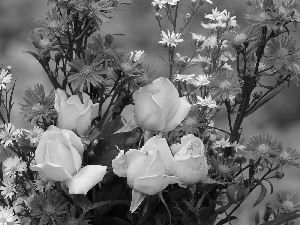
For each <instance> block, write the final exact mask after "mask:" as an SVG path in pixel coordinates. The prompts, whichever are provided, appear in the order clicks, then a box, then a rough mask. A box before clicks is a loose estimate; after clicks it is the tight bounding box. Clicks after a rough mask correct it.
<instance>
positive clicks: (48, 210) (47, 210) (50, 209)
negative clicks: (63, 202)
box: [44, 204, 55, 215]
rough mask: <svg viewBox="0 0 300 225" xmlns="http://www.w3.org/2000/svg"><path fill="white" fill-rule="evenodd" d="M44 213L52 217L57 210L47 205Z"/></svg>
mask: <svg viewBox="0 0 300 225" xmlns="http://www.w3.org/2000/svg"><path fill="white" fill-rule="evenodd" d="M44 211H45V212H46V213H47V214H48V215H52V214H53V213H55V209H54V207H53V205H50V204H48V205H46V206H45V208H44Z"/></svg>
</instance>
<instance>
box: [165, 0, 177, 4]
mask: <svg viewBox="0 0 300 225" xmlns="http://www.w3.org/2000/svg"><path fill="white" fill-rule="evenodd" d="M179 1H180V0H166V2H167V4H169V5H177V2H179Z"/></svg>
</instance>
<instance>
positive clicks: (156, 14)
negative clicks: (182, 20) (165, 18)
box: [155, 12, 162, 22]
mask: <svg viewBox="0 0 300 225" xmlns="http://www.w3.org/2000/svg"><path fill="white" fill-rule="evenodd" d="M155 19H156V20H157V21H158V22H159V21H161V20H162V16H161V15H160V14H159V13H158V12H157V13H155Z"/></svg>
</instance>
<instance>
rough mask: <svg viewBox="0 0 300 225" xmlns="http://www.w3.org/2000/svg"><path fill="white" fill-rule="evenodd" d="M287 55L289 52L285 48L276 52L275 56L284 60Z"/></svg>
mask: <svg viewBox="0 0 300 225" xmlns="http://www.w3.org/2000/svg"><path fill="white" fill-rule="evenodd" d="M288 55H289V50H288V49H286V48H280V49H279V50H278V51H277V56H278V58H279V59H286V58H287V56H288Z"/></svg>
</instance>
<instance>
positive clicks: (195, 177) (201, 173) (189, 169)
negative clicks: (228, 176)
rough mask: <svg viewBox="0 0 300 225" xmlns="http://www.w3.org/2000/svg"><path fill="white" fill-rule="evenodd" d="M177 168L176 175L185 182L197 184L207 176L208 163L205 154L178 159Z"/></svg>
mask: <svg viewBox="0 0 300 225" xmlns="http://www.w3.org/2000/svg"><path fill="white" fill-rule="evenodd" d="M176 167H177V170H176V172H175V173H174V176H176V177H178V179H179V180H180V181H181V182H182V183H184V184H196V183H198V182H203V181H205V180H206V178H207V174H208V164H207V160H206V157H205V156H197V157H190V158H188V159H186V160H182V161H176Z"/></svg>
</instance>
